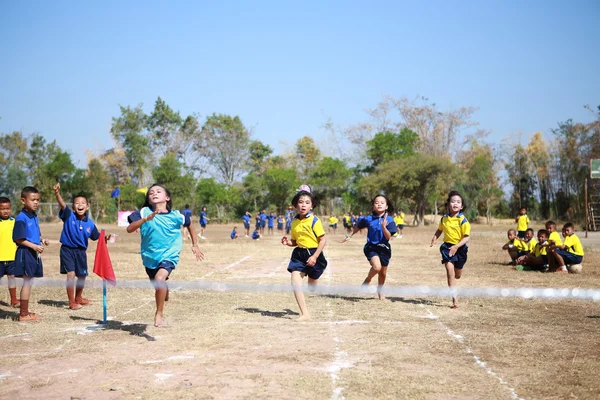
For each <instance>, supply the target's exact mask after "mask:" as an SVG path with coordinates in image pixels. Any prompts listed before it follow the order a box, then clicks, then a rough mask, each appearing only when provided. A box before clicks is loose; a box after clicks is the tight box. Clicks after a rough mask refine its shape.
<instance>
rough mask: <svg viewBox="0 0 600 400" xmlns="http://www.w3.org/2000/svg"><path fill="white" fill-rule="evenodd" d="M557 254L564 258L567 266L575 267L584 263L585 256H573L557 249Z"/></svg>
mask: <svg viewBox="0 0 600 400" xmlns="http://www.w3.org/2000/svg"><path fill="white" fill-rule="evenodd" d="M554 251H555V252H556V254H558V255H559V256H561V257H562V259H563V260H564V261H565V264H569V265H573V264H581V262H582V261H583V256H578V255H577V254H573V253H571V252H569V251H566V250H562V249H556V250H554Z"/></svg>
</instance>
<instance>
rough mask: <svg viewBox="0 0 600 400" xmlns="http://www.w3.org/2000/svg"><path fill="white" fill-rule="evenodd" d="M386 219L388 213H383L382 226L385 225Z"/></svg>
mask: <svg viewBox="0 0 600 400" xmlns="http://www.w3.org/2000/svg"><path fill="white" fill-rule="evenodd" d="M387 217H388V213H387V212H384V213H383V218H381V225H384V226H386V225H387Z"/></svg>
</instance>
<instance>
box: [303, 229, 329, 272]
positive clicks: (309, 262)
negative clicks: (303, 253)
mask: <svg viewBox="0 0 600 400" xmlns="http://www.w3.org/2000/svg"><path fill="white" fill-rule="evenodd" d="M317 239H318V240H319V246H317V250H315V254H313V255H312V256H310V257H308V260H306V265H308V266H309V267H313V266H314V265H315V264H316V263H317V258H319V255H320V254H321V253H322V252H323V248H324V247H325V244H327V238H326V237H325V235H323V236H319V237H318V238H317Z"/></svg>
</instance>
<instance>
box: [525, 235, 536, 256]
mask: <svg viewBox="0 0 600 400" xmlns="http://www.w3.org/2000/svg"><path fill="white" fill-rule="evenodd" d="M523 243H525V244H527V250H525V251H528V252H530V253H533V252H535V246H536V245H537V244H538V241H537V240H535V239H534V238H531V239H530V240H529V242H523Z"/></svg>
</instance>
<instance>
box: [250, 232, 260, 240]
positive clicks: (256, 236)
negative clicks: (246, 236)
mask: <svg viewBox="0 0 600 400" xmlns="http://www.w3.org/2000/svg"><path fill="white" fill-rule="evenodd" d="M259 237H260V233H258V231H254V232H252V239H258V238H259Z"/></svg>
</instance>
